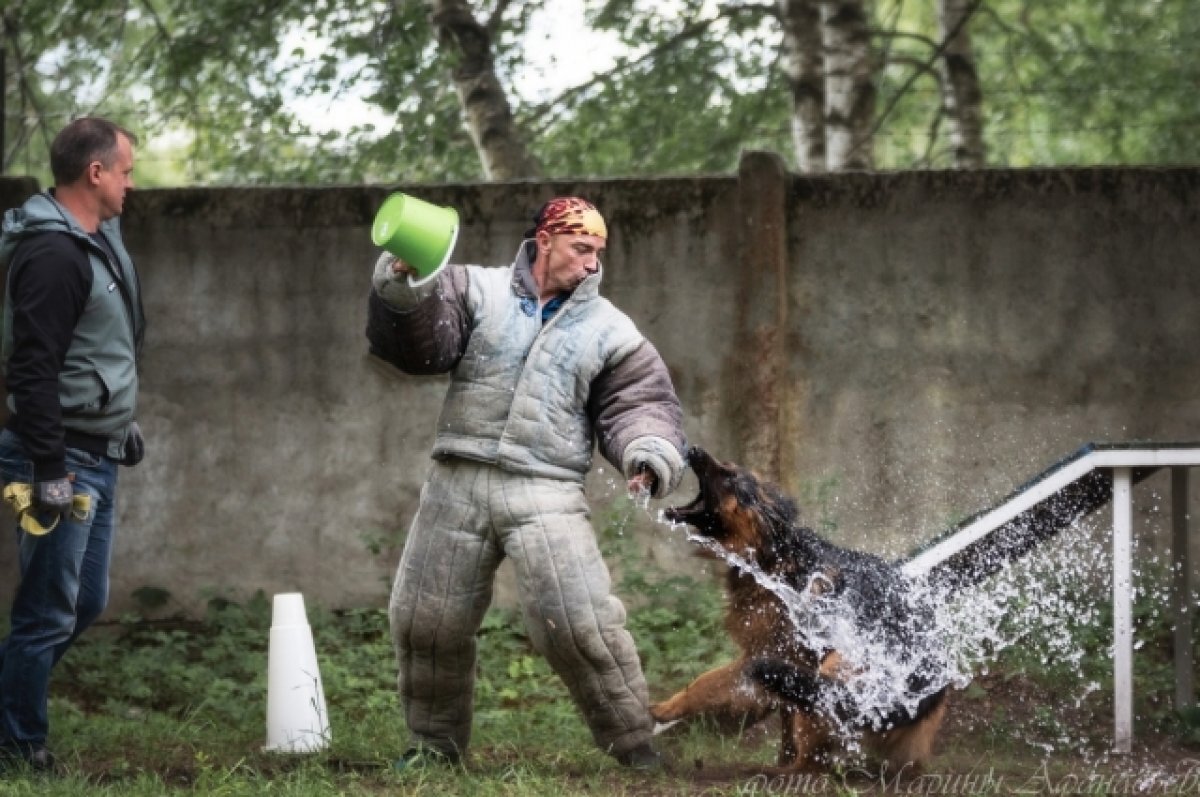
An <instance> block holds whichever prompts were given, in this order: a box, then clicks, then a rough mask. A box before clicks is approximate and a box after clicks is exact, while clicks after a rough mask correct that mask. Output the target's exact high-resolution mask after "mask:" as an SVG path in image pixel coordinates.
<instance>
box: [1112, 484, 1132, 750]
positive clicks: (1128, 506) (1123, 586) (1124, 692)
mask: <svg viewBox="0 0 1200 797" xmlns="http://www.w3.org/2000/svg"><path fill="white" fill-rule="evenodd" d="M1130 476H1131V474H1130V469H1129V468H1113V581H1112V589H1113V593H1112V598H1113V715H1114V716H1113V720H1114V728H1113V749H1114V750H1115V751H1116V752H1118V753H1128V752H1130V751H1131V750H1132V749H1133V596H1132V594H1131V593H1132V592H1133V509H1132V498H1131V484H1132V480H1131V478H1130Z"/></svg>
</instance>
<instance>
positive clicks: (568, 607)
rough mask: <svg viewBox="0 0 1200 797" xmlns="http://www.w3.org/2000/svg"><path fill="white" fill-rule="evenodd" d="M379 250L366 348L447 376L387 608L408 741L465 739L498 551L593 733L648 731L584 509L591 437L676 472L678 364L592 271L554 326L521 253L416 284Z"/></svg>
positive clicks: (619, 458)
mask: <svg viewBox="0 0 1200 797" xmlns="http://www.w3.org/2000/svg"><path fill="white" fill-rule="evenodd" d="M389 263H390V261H389V258H388V256H386V255H385V256H384V257H383V258H381V260H380V262H379V263H378V264H377V268H376V279H375V290H374V291H373V292H372V295H371V299H370V304H369V318H368V328H367V336H368V339H369V341H370V343H371V351H372V352H373V353H374V354H376V355H378V356H380V357H382V358H384V359H385V360H387V361H389V362H391V363H393V364H394V365H396V366H398V367H400V368H401V370H404V371H406V372H408V373H416V374H421V373H440V372H444V371H447V370H450V371H451V373H452V378H451V384H450V388H449V390H448V392H447V399H446V403H445V405H444V406H443V410H442V414H441V417H440V418H439V421H438V432H437V439H436V441H435V443H434V451H433V456H434V459H435V462H434V465H433V467H432V469H431V471H430V474H429V478H428V480H427V481H426V483H425V486H424V488H423V489H422V492H421V501H420V506H419V508H418V511H417V515H416V517H415V518H414V519H413V523H412V526H411V528H410V531H409V535H408V539H407V540H406V543H405V547H404V554H403V556H402V558H401V561H400V567H399V569H398V571H397V573H396V581H395V585H394V586H393V590H392V599H391V606H390V615H391V623H392V636H393V640H394V642H395V647H396V654H397V658H398V661H399V688H400V696H401V703H402V705H403V707H404V712H405V719H406V721H407V723H408V726H409V729H410V731H411V732H412V734H413V736H414V741H415V742H418V743H421V744H423V745H425V746H428V747H431V748H433V749H436V750H440V751H442V752H446V753H454V754H462V753H463V752H464V751H465V749H466V747H467V744H468V741H469V738H470V730H471V717H472V705H473V695H472V692H473V684H474V669H475V633H476V631H477V630H478V628H479V624H480V622H481V621H482V619H483V615H484V612H485V611H486V610H487V607H488V605H489V604H490V602H491V597H492V583H493V578H494V575H495V571H496V568H497V566H498V565H499V563H500V562H501V560H502V559H503V558H504V557H505V556H508V557H511V559H512V561H513V564H514V565H515V567H516V572H517V580H518V585H519V591H520V599H521V605H522V610H523V612H524V617H525V622H526V625H527V628H528V630H529V633H530V637H531V639H532V640H533V644H534V645H535V647H536V648H537V650H538V651H539V652H540V653H541V654H542V655H544V656H545V657H546V659H547V660H548V661H549V663H550V664H551V666H552V667H553V668H554V670H555V672H557V673H558V674H559V675H560V676H561V677H562V679H563V681H564V682H565V683H566V685H567V687H568V689H569V690H570V692H571V695H572V697H573V698H574V699H575V702H576V704H577V705H578V706H579V708H580V710H581V711H582V713H583V716H584V719H585V721H586V722H587V723H588V726H589V728H590V729H591V731H592V735H593V737H594V739H595V740H596V743H597V744H598V745H599V746H600V747H601V748H602V749H604V750H606V751H608V752H610V753H612V754H613V755H621V754H622V753H625V752H627V751H629V750H631V749H632V748H634V747H637V746H638V745H640V744H642V743H644V742H646V741H648V739H649V737H650V734H651V731H652V725H653V723H652V720H651V718H650V715H649V711H648V694H647V689H646V682H645V678H644V676H643V675H642V670H641V664H640V662H639V660H638V656H637V651H636V649H635V647H634V644H633V639H632V637H631V636H630V635H629V633H628V631H626V630H625V627H624V623H625V610H624V607H623V606H622V605H621V602H620V601H619V600H618V599H617V598H615V597H614V596H612V595H611V583H610V578H609V574H608V569H607V567H606V566H605V564H604V561H603V559H602V558H601V556H600V551H599V549H598V547H597V545H596V539H595V534H594V532H593V530H592V527H591V523H590V520H589V510H588V505H587V502H586V499H585V496H584V491H583V478H584V476H585V475H586V473H587V471H588V469H589V468H590V466H591V457H592V449H593V447H594V445H595V443H596V441H598V442H599V444H600V450H601V452H602V453H603V454H604V456H605V457H606V458H607V459H608V460H609V461H610V462H611V463H612V464H613V465H614V466H616V467H617V468H619V469H620V470H621V471H622V473H624V474H625V476H626V477H627V478H629V477H631V476H632V475H633V474H634V473H635V472H636V471H637V469H638V468H639V467H641V466H646V467H649V468H651V469H652V470H653V471H654V473H655V475H656V477H657V482H658V488H657V490H656V495H657V496H658V497H662V496H664V495H666V494H667V493H669V492H670V491H671V490H673V489H674V487H675V486H676V485H677V484H678V483H679V480H680V479H681V478H682V475H683V470H684V457H683V452H684V450H685V449H686V441H685V440H684V436H683V431H682V412H681V410H680V407H679V402H678V399H677V398H676V396H675V392H674V389H673V387H672V386H671V382H670V377H669V375H668V374H667V370H666V366H665V365H664V364H663V362H662V359H661V358H660V357H659V356H658V353H657V352H656V351H655V350H654V348H653V346H652V345H651V344H650V343H649V342H648V341H646V340H645V339H644V338H643V337H642V336H641V335H640V333H638V332H637V329H636V328H635V327H634V325H633V323H632V322H631V321H630V320H629V319H628V318H627V317H626V316H625V315H624V314H623V313H621V312H620V311H619V310H617V309H616V308H615V307H613V306H612V305H611V304H610V303H609V302H608V301H607V300H604V299H602V298H601V297H600V296H599V293H598V287H599V282H600V278H601V275H600V274H599V273H597V274H594V275H592V276H591V277H588V278H587V279H586V280H585V281H584V282H583V283H582V284H581V285H580V286H579V287H578V288H576V289H575V291H574V292H573V293H572V294H571V296H570V297H569V298H568V299H567V300H566V302H565V303H564V305H563V306H562V308H561V309H559V310H558V311H557V313H556V314H555V315H553V316H552V317H551V318H550V319H548V320H547V321H546V322H545V323H544V324H543V322H542V319H541V317H540V312H539V311H538V303H537V300H536V298H534V297H536V286H535V285H534V283H533V281H532V278H531V277H530V275H529V263H528V261H527V260H526V259H525V257H524V255H523V254H522V255H520V256H519V257H518V259H517V261H516V262H515V263H514V264H513V265H512V266H511V267H510V268H507V269H496V268H481V267H478V266H451V267H448V268H447V269H445V270H444V271H443V272H442V273H441V275H439V277H438V278H437V279H436V280H434V281H432V282H429V283H426V284H425V285H423V286H420V287H417V288H412V287H409V286H407V284H403V283H401V282H400V281H399V280H396V279H393V278H392V277H391V276H390V268H389Z"/></svg>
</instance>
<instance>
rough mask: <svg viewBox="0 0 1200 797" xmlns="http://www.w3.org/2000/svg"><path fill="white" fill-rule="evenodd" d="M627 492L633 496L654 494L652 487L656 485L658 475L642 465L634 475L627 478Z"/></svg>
mask: <svg viewBox="0 0 1200 797" xmlns="http://www.w3.org/2000/svg"><path fill="white" fill-rule="evenodd" d="M628 487H629V494H630V495H632V496H634V497H635V498H637V497H641V496H651V495H654V489H655V488H656V487H658V477H657V476H655V475H654V471H652V470H650V468H648V467H646V466H645V465H642V466H641V467H640V468H639V469H638V472H637V473H636V474H634V477H633V478H632V479H630V480H629V484H628Z"/></svg>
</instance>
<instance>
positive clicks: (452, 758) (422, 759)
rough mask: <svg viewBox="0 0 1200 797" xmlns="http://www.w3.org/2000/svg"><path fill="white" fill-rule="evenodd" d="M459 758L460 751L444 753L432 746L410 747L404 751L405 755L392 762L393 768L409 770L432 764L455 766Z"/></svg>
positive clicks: (423, 767) (402, 770)
mask: <svg viewBox="0 0 1200 797" xmlns="http://www.w3.org/2000/svg"><path fill="white" fill-rule="evenodd" d="M458 760H459V759H458V753H443V752H442V751H441V750H435V749H433V748H432V747H410V748H408V749H407V750H405V751H404V755H402V756H400V757H399V758H397V759H396V760H395V761H394V762H392V769H394V770H396V771H397V772H408V771H410V770H413V769H425V768H427V767H431V766H453V765H454V764H457V763H458Z"/></svg>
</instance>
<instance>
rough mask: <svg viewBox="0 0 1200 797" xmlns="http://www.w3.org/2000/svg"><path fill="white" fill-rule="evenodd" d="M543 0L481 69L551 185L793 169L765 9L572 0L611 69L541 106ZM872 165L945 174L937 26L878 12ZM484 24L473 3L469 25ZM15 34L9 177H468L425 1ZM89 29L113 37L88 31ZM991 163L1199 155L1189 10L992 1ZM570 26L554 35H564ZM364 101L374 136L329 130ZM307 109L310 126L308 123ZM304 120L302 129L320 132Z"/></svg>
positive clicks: (986, 49)
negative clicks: (69, 136)
mask: <svg viewBox="0 0 1200 797" xmlns="http://www.w3.org/2000/svg"><path fill="white" fill-rule="evenodd" d="M546 6H547V4H546V3H545V2H544V0H538V1H537V2H526V3H513V4H507V5H506V6H505V7H504V13H503V14H502V15H501V16H500V17H499V18H498V19H497V20H496V22H497V27H496V28H495V29H494V31H493V36H492V39H491V44H492V48H493V55H494V60H495V66H496V72H497V74H498V76H499V77H500V80H501V82H502V84H503V85H504V86H505V88H506V91H507V94H508V99H509V102H510V105H511V106H512V107H513V111H514V113H515V115H516V118H517V121H518V125H519V127H520V128H521V129H522V130H523V131H524V135H526V136H527V137H528V144H529V145H530V149H531V151H533V152H534V153H536V155H537V156H538V158H539V160H540V161H541V162H542V164H543V171H544V173H545V174H546V175H548V176H564V177H565V176H580V175H645V174H685V173H697V172H727V171H729V170H731V169H733V168H735V167H736V163H737V159H738V157H739V154H740V152H741V151H743V150H745V149H750V148H765V149H771V150H775V151H777V152H780V153H783V154H785V155H787V154H788V153H790V152H791V139H790V133H789V114H790V102H791V100H790V96H789V93H788V88H787V85H786V81H785V80H784V76H783V74H782V71H781V68H780V53H781V47H782V32H781V29H780V26H779V23H778V19H777V17H776V12H775V10H774V9H773V7H772V6H771V5H770V4H764V3H757V4H756V3H747V4H713V3H707V2H702V0H676V1H675V2H672V3H648V2H640V0H585V3H584V8H585V12H586V13H585V15H584V18H583V19H582V20H581V22H580V24H584V25H588V26H590V27H592V28H593V29H595V30H598V31H607V32H608V33H609V34H610V35H612V36H613V37H614V38H615V39H616V40H617V41H618V42H619V46H620V47H623V48H624V49H623V51H621V53H620V54H619V55H618V57H617V63H616V66H615V67H614V68H613V69H611V70H609V71H607V72H605V73H603V74H597V75H596V76H595V77H594V78H593V79H591V80H589V81H587V82H586V83H584V84H583V85H580V86H575V87H572V88H571V89H569V90H567V91H565V92H564V93H562V94H561V95H560V96H557V97H550V98H548V99H546V100H545V101H537V102H534V101H529V100H527V99H526V98H523V97H521V96H519V95H518V94H517V93H516V92H515V86H516V85H517V81H516V78H517V77H518V76H520V75H521V74H522V72H523V71H524V70H525V69H526V60H527V59H526V55H527V53H528V52H531V51H533V50H535V49H536V48H538V47H540V46H542V43H541V42H540V41H538V40H534V39H532V38H531V34H530V31H531V25H532V22H533V20H534V19H535V17H537V16H538V15H540V14H545V13H546ZM871 7H872V8H873V12H874V20H873V24H872V29H873V30H874V32H875V38H874V40H873V42H872V44H873V47H874V52H875V58H876V62H877V72H876V82H877V88H878V97H879V102H878V115H879V118H878V121H877V130H876V136H875V138H876V147H875V148H876V161H877V163H878V164H879V166H880V168H911V167H946V166H950V165H952V163H953V161H952V153H951V152H950V147H949V144H948V142H947V140H946V136H945V132H944V127H945V125H944V124H943V123H942V121H943V120H942V119H941V114H940V107H941V98H940V86H939V78H938V76H937V44H938V37H939V33H938V30H937V24H936V19H935V18H934V16H933V13H932V11H931V6H929V5H928V4H913V3H906V2H904V0H881V2H878V3H874V4H871ZM491 10H492V8H491V6H490V5H487V4H476V7H475V12H476V14H477V16H479V18H480V19H481V20H482V19H484V17H485V14H487V13H490V11H491ZM6 20H7V22H8V30H9V36H8V64H9V80H8V83H7V101H8V107H9V109H10V115H9V118H8V120H7V122H6V133H7V139H6V140H7V144H6V152H5V157H4V163H5V168H6V169H7V170H8V171H9V172H10V173H11V172H14V171H15V172H20V173H25V174H33V175H35V176H38V177H39V178H40V179H41V180H42V181H43V182H48V175H47V173H46V164H45V154H44V153H45V152H46V148H47V147H48V144H49V140H50V137H51V136H52V135H53V133H54V132H55V131H56V130H57V129H59V128H60V127H61V125H62V124H63V123H64V122H65V121H66V120H67V119H69V118H70V117H71V116H74V115H78V114H82V113H90V112H97V113H103V114H107V115H110V116H112V117H114V118H117V119H118V120H120V121H122V122H124V123H125V124H127V126H129V127H131V128H132V129H134V130H135V131H138V132H140V133H142V134H143V138H144V140H145V142H144V143H145V144H147V145H153V146H152V148H146V147H144V148H143V149H142V150H139V154H140V155H141V160H140V165H139V168H138V173H137V176H138V180H139V181H140V182H141V183H142V184H143V185H155V184H164V183H180V182H187V183H264V182H271V183H280V182H302V183H310V184H311V183H330V182H359V181H373V182H395V181H404V182H421V181H432V182H453V181H460V180H477V179H480V178H481V176H482V169H481V165H480V162H479V157H478V155H477V153H476V152H475V149H474V147H473V145H472V142H471V140H470V138H469V136H468V134H467V129H466V126H465V124H464V123H463V116H462V111H461V108H460V105H459V101H458V97H457V95H456V91H455V88H454V86H453V83H452V81H451V79H450V76H451V73H452V70H453V68H454V67H455V64H454V63H453V62H452V60H450V59H449V58H448V57H447V56H446V54H445V52H444V51H443V50H442V49H441V48H440V47H439V44H438V42H437V41H436V38H435V36H434V29H433V27H432V25H431V24H430V21H429V18H428V10H427V4H425V3H417V2H388V1H387V0H270V2H268V3H266V4H265V5H263V6H260V7H256V8H255V10H254V11H253V12H252V13H248V12H247V7H246V5H245V4H244V3H239V2H235V1H234V0H217V1H216V2H211V3H192V2H188V1H187V0H147V1H146V2H142V3H136V4H123V3H107V2H96V1H95V0H63V1H62V2H56V3H49V2H46V0H31V1H30V2H23V3H19V4H15V5H14V7H13V8H11V9H9V10H8V11H7V12H6ZM97 31H104V32H105V35H103V36H97V35H96V32H97ZM970 33H971V35H972V37H973V41H974V49H975V53H976V58H977V69H978V73H979V75H980V79H981V82H982V90H983V96H984V100H983V102H984V104H983V112H984V114H985V131H986V132H985V135H986V138H987V143H988V148H989V153H990V154H989V158H990V162H991V163H994V164H997V165H1014V166H1023V165H1031V164H1046V165H1065V164H1120V163H1144V164H1166V163H1194V162H1196V161H1197V160H1200V151H1198V149H1200V138H1198V137H1197V136H1196V135H1195V134H1194V131H1195V127H1196V123H1197V111H1196V109H1195V107H1194V103H1191V102H1189V101H1188V98H1189V97H1190V96H1191V93H1192V89H1193V87H1194V85H1195V83H1196V81H1197V79H1200V59H1196V58H1192V57H1189V56H1190V55H1193V54H1195V52H1196V50H1197V45H1196V41H1197V38H1198V37H1197V33H1200V16H1198V15H1196V14H1195V13H1194V9H1193V8H1192V4H1191V3H1190V2H1189V0H1159V1H1158V2H1155V3H1130V2H1125V0H1096V1H1093V0H1069V2H1062V3H1040V4H1030V3H1028V2H1026V1H1025V0H988V2H984V3H981V4H980V6H979V10H978V12H977V13H976V15H975V16H974V17H973V18H972V20H971V23H970ZM570 35H572V31H566V30H563V31H556V32H555V33H554V34H553V38H554V39H555V40H556V41H557V40H559V39H561V38H562V37H564V36H570ZM348 95H355V96H359V97H361V98H363V102H364V103H365V104H366V105H367V106H368V107H370V108H373V109H375V110H376V111H377V112H379V114H380V115H381V117H382V118H384V119H387V120H388V122H387V123H386V124H383V125H376V124H375V123H372V122H361V123H357V124H351V123H348V122H346V123H343V124H339V125H336V126H334V127H333V128H332V129H326V127H327V126H326V125H324V124H323V122H324V121H325V120H323V119H321V118H320V115H321V112H322V110H324V109H327V108H328V107H330V106H329V105H328V103H330V102H331V101H332V98H335V97H342V96H348ZM304 107H309V108H312V109H315V111H309V112H304V111H303V110H302V109H303V108H304ZM314 113H315V116H316V119H317V120H316V121H313V119H314Z"/></svg>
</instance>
